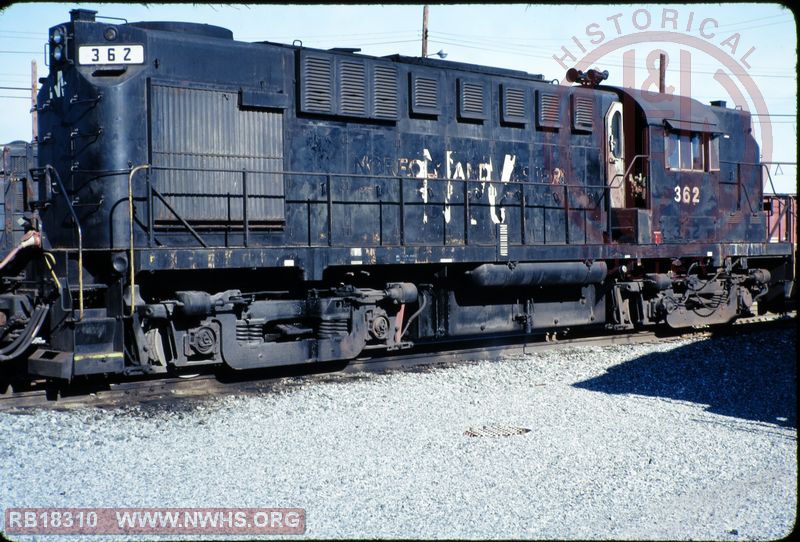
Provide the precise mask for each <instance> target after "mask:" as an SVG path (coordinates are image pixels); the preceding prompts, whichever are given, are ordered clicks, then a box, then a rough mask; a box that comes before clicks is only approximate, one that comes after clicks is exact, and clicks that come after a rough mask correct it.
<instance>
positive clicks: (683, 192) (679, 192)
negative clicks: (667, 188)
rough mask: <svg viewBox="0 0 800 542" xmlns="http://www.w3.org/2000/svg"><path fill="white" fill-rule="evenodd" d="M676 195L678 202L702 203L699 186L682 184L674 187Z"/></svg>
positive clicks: (675, 198)
mask: <svg viewBox="0 0 800 542" xmlns="http://www.w3.org/2000/svg"><path fill="white" fill-rule="evenodd" d="M674 190H675V197H674V198H673V199H674V200H675V201H677V202H678V203H691V204H692V205H697V204H698V203H700V187H697V186H683V187H681V186H680V185H678V186H676V187H675V188H674Z"/></svg>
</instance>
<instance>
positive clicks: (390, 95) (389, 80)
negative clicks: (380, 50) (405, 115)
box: [372, 66, 398, 120]
mask: <svg viewBox="0 0 800 542" xmlns="http://www.w3.org/2000/svg"><path fill="white" fill-rule="evenodd" d="M374 81H375V90H374V94H373V103H372V115H373V116H374V117H375V118H378V119H389V120H395V119H397V105H398V96H397V68H395V67H394V66H375V79H374Z"/></svg>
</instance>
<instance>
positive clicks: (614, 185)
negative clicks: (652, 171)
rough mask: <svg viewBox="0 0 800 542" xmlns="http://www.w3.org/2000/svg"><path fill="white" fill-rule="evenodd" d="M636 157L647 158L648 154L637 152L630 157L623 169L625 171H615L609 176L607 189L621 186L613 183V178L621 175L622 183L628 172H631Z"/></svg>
mask: <svg viewBox="0 0 800 542" xmlns="http://www.w3.org/2000/svg"><path fill="white" fill-rule="evenodd" d="M637 158H647V159H649V158H650V155H649V154H637V155H636V156H634V157H633V158H632V159H631V163H630V164H628V167H627V169H626V170H625V173H617V174H615V175H614V176H613V177H611V181H609V183H608V189H609V190H611V189H612V188H619V187H620V186H621V185H619V184H614V179H616V178H617V177H620V176H621V177H622V183H623V184H624V183H625V179H626V178H627V177H628V174H629V173H630V172H631V168H632V167H633V164H635V163H636V159H637Z"/></svg>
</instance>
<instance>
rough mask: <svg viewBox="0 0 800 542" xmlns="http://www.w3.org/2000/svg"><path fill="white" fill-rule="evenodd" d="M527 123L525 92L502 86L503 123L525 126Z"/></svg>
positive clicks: (520, 89)
mask: <svg viewBox="0 0 800 542" xmlns="http://www.w3.org/2000/svg"><path fill="white" fill-rule="evenodd" d="M527 121H528V111H527V109H526V107H525V90H524V89H522V88H516V87H509V86H507V85H503V122H512V123H516V124H525V123H526V122H527Z"/></svg>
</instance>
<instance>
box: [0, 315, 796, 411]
mask: <svg viewBox="0 0 800 542" xmlns="http://www.w3.org/2000/svg"><path fill="white" fill-rule="evenodd" d="M796 324H797V316H796V312H792V313H790V314H787V315H783V316H777V317H776V316H757V317H751V318H743V319H739V320H737V321H736V322H735V323H734V324H732V325H730V326H724V327H714V328H707V329H706V328H699V329H698V328H695V329H691V330H687V331H684V332H678V331H672V330H658V331H639V332H635V333H630V332H628V333H612V332H601V333H598V332H596V331H595V333H594V334H586V333H577V332H557V333H549V334H546V335H544V336H542V337H541V338H539V340H536V341H531V340H530V339H529V340H528V341H526V342H519V340H518V339H517V341H516V342H512V341H511V340H510V339H509V340H506V341H503V340H502V339H495V340H493V342H492V343H491V344H487V343H486V341H480V342H478V341H474V345H469V344H468V345H466V346H462V347H460V348H454V347H453V348H450V349H446V350H441V349H440V350H437V351H433V350H430V351H425V350H420V351H411V352H409V353H405V354H395V355H393V356H386V355H375V356H369V357H361V358H357V359H355V360H353V361H351V362H349V363H345V362H335V363H316V364H309V365H304V366H292V367H285V368H276V369H262V370H251V371H245V372H233V371H219V372H215V373H206V374H198V375H194V376H192V377H187V375H184V376H178V377H167V378H164V377H149V378H142V377H139V378H138V379H130V380H124V381H105V382H102V383H101V382H92V383H88V384H86V385H80V386H74V387H71V388H58V389H56V388H53V387H52V385H51V384H48V383H46V382H36V383H33V384H32V385H31V387H30V389H26V390H21V391H15V390H13V389H10V388H9V389H7V390H5V392H4V393H1V394H0V412H3V411H6V412H19V413H24V412H26V411H30V410H31V409H42V408H44V409H50V410H72V409H76V408H84V407H96V408H110V407H119V406H125V405H135V404H152V403H161V402H170V401H178V400H184V399H186V400H188V399H204V398H208V397H215V396H220V395H244V394H257V393H268V392H277V391H284V390H289V389H291V388H293V387H297V386H302V385H306V384H308V383H311V382H315V383H323V382H346V381H348V380H352V379H358V378H363V376H364V374H365V373H366V374H369V373H373V374H374V373H381V372H387V371H396V370H415V371H424V370H431V369H433V368H441V367H447V366H449V365H456V364H460V363H469V362H477V361H485V360H501V359H503V358H505V357H511V356H520V355H532V354H536V353H539V352H545V351H551V350H556V349H565V348H577V347H588V346H614V345H625V344H644V343H652V342H663V341H665V340H672V341H678V340H685V339H700V338H704V337H712V336H720V335H730V334H741V333H758V332H761V331H765V330H767V329H773V328H785V327H795V326H796ZM462 344H463V343H462Z"/></svg>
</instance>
